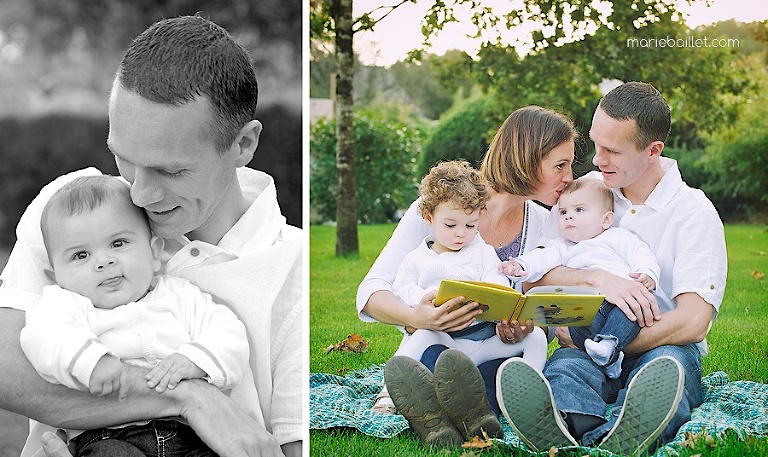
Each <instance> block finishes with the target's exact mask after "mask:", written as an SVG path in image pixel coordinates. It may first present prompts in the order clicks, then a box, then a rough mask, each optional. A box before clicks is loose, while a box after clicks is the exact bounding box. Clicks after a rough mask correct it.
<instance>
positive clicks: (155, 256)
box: [149, 235, 165, 273]
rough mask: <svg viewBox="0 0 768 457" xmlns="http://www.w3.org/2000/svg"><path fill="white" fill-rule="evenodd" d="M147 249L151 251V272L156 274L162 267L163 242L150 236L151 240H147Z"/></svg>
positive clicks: (157, 237)
mask: <svg viewBox="0 0 768 457" xmlns="http://www.w3.org/2000/svg"><path fill="white" fill-rule="evenodd" d="M149 247H150V248H151V249H152V271H154V272H155V273H157V272H159V271H160V269H161V268H162V267H163V261H162V254H163V248H164V247H165V240H164V239H162V238H160V237H159V236H156V235H152V238H151V239H150V240H149Z"/></svg>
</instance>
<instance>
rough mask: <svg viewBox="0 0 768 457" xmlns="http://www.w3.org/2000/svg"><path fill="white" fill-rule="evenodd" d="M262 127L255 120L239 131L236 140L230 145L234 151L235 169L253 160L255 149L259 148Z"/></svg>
mask: <svg viewBox="0 0 768 457" xmlns="http://www.w3.org/2000/svg"><path fill="white" fill-rule="evenodd" d="M261 129H262V125H261V122H259V121H257V120H256V119H254V120H252V121H249V122H248V123H247V124H245V125H244V126H243V128H241V129H240V133H238V135H237V139H236V140H235V142H234V143H233V144H232V147H233V148H234V149H235V151H234V153H235V154H236V156H235V167H237V168H239V167H244V166H246V165H248V163H249V162H250V161H251V160H252V159H253V155H254V153H255V152H256V148H258V147H259V136H261Z"/></svg>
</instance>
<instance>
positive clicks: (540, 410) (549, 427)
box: [496, 357, 579, 451]
mask: <svg viewBox="0 0 768 457" xmlns="http://www.w3.org/2000/svg"><path fill="white" fill-rule="evenodd" d="M496 389H497V396H498V400H499V406H500V407H501V412H502V413H504V417H506V418H507V421H508V422H509V424H510V425H511V426H512V428H513V429H514V430H515V432H516V433H517V435H518V436H519V437H520V439H521V440H523V442H525V444H527V445H528V447H530V448H531V449H532V450H534V451H546V450H547V449H549V448H551V447H552V446H557V447H562V446H578V445H579V443H578V442H576V440H575V439H574V438H573V437H572V436H571V434H570V432H569V431H568V426H567V425H566V424H565V422H563V420H562V419H561V418H560V412H559V411H558V410H557V407H556V406H555V399H554V397H553V396H552V388H551V387H550V386H549V382H548V381H547V380H546V378H544V375H543V374H541V373H540V372H539V371H538V370H536V369H535V368H534V367H533V366H531V364H530V363H528V361H526V360H524V359H521V358H517V357H515V358H511V359H509V360H507V361H506V362H504V363H503V364H502V365H501V367H499V371H498V372H497V373H496Z"/></svg>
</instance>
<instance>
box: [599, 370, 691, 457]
mask: <svg viewBox="0 0 768 457" xmlns="http://www.w3.org/2000/svg"><path fill="white" fill-rule="evenodd" d="M683 378H684V374H683V367H682V366H681V365H680V362H678V361H677V360H675V359H674V358H672V357H669V356H663V357H659V358H657V359H653V360H652V361H651V362H650V363H648V364H647V365H645V366H644V367H643V368H641V369H640V371H638V372H637V374H636V375H635V376H634V377H633V378H632V381H630V383H629V387H628V388H627V396H626V399H625V400H624V407H623V408H622V410H621V413H620V414H619V417H618V419H617V420H616V424H615V425H614V426H613V428H612V429H611V431H610V432H608V435H607V436H606V437H605V439H604V440H603V442H602V443H600V446H599V447H600V448H602V449H607V450H609V451H611V452H613V453H614V454H621V455H632V456H639V455H640V454H641V453H642V452H643V451H644V450H645V449H646V448H647V447H648V445H649V444H651V443H652V442H653V440H655V439H656V438H657V437H658V436H659V434H661V432H662V430H664V427H666V426H667V424H668V423H669V421H670V420H671V419H672V416H673V415H674V414H675V411H676V410H677V406H678V404H679V403H680V399H681V398H682V397H683Z"/></svg>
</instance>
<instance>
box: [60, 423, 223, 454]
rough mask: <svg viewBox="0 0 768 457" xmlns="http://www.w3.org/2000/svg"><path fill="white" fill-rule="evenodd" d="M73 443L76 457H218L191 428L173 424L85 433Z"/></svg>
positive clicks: (100, 429) (104, 429)
mask: <svg viewBox="0 0 768 457" xmlns="http://www.w3.org/2000/svg"><path fill="white" fill-rule="evenodd" d="M74 441H75V446H76V447H75V449H76V453H75V457H81V456H82V457H85V456H89V457H102V456H103V457H144V456H150V457H217V455H216V454H215V453H214V452H213V451H211V450H210V449H209V448H208V446H206V445H205V443H203V442H202V441H201V440H200V438H198V436H197V434H195V432H194V430H192V428H191V427H189V426H188V425H185V424H182V423H181V422H177V421H175V420H153V421H151V422H149V423H148V424H145V425H129V426H127V427H119V428H99V429H94V430H87V431H85V432H83V433H82V434H80V435H78V436H77V437H75V439H74Z"/></svg>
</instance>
